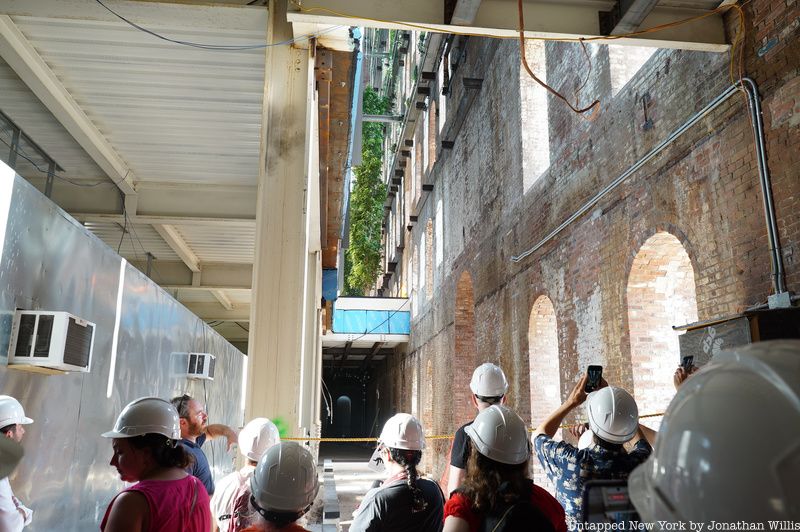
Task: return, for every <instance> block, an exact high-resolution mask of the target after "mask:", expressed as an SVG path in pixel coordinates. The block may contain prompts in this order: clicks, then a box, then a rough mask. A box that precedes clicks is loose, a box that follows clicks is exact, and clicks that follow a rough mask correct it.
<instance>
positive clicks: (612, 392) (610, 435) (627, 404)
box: [586, 386, 639, 443]
mask: <svg viewBox="0 0 800 532" xmlns="http://www.w3.org/2000/svg"><path fill="white" fill-rule="evenodd" d="M586 414H587V416H588V417H589V428H590V429H591V430H592V432H594V433H595V435H596V436H597V437H598V438H600V439H602V440H605V441H607V442H611V443H625V442H626V441H628V440H630V439H631V438H633V435H634V434H636V429H638V428H639V408H638V407H637V406H636V401H635V400H634V399H633V397H632V396H631V394H629V393H628V392H626V391H625V390H623V389H622V388H617V387H615V386H606V387H605V388H601V389H599V390H597V391H596V392H592V393H590V394H589V397H588V398H587V399H586Z"/></svg>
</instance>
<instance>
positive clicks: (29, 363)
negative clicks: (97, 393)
mask: <svg viewBox="0 0 800 532" xmlns="http://www.w3.org/2000/svg"><path fill="white" fill-rule="evenodd" d="M94 330H95V324H94V323H92V322H89V321H86V320H84V319H81V318H79V317H77V316H73V315H72V314H70V313H68V312H53V311H43V310H18V311H17V312H16V313H15V314H14V322H13V324H12V325H11V342H10V345H9V348H8V365H9V367H13V368H15V369H23V370H28V371H35V372H39V373H62V372H65V371H81V372H84V373H88V372H89V369H90V367H91V364H92V347H93V345H94Z"/></svg>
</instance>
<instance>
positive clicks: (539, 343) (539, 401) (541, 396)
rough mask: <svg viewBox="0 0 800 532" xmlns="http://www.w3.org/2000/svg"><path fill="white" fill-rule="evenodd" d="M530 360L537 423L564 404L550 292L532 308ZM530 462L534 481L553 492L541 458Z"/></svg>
mask: <svg viewBox="0 0 800 532" xmlns="http://www.w3.org/2000/svg"><path fill="white" fill-rule="evenodd" d="M528 363H529V376H530V390H531V423H532V425H533V426H536V425H538V424H539V423H541V422H542V421H544V419H545V417H546V416H547V415H548V414H550V412H552V411H553V410H555V409H556V408H558V406H559V405H560V404H561V394H560V389H561V380H560V368H559V358H558V328H557V325H556V311H555V309H554V308H553V302H552V301H550V298H549V297H547V296H540V297H539V298H538V299H536V301H535V302H534V304H533V308H531V315H530V320H529V322H528ZM560 432H561V431H559V433H560ZM556 437H560V434H556ZM531 462H532V463H533V481H534V482H535V483H536V484H538V485H539V486H542V487H543V488H545V489H547V490H548V491H550V492H551V493H554V491H553V490H554V488H553V486H552V484H551V483H550V481H549V480H548V479H547V475H546V474H545V472H544V470H543V469H542V466H541V464H540V463H539V461H538V460H531Z"/></svg>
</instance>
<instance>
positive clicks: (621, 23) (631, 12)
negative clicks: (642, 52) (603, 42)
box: [600, 0, 658, 35]
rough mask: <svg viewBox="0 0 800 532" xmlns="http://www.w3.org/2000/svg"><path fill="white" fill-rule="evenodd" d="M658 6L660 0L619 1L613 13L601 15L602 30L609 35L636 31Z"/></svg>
mask: <svg viewBox="0 0 800 532" xmlns="http://www.w3.org/2000/svg"><path fill="white" fill-rule="evenodd" d="M657 5H658V0H619V1H618V2H617V3H616V4H614V7H613V8H612V9H611V11H609V12H608V13H605V14H601V24H600V29H601V30H602V32H603V33H606V34H608V35H624V34H626V33H631V32H633V31H636V30H638V29H639V26H641V25H642V22H644V20H645V19H646V18H647V16H648V15H649V14H650V12H651V11H653V9H655V7H656V6H657Z"/></svg>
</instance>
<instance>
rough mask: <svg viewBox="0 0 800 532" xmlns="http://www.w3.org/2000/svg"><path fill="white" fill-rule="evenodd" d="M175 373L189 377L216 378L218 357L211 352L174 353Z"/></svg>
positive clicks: (208, 379)
mask: <svg viewBox="0 0 800 532" xmlns="http://www.w3.org/2000/svg"><path fill="white" fill-rule="evenodd" d="M172 357H173V373H174V375H175V376H176V377H186V378H187V379H202V380H207V381H213V380H214V366H215V365H216V361H217V357H215V356H214V355H212V354H211V353H172Z"/></svg>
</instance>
